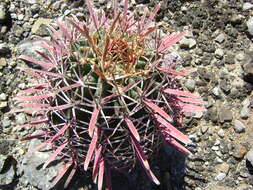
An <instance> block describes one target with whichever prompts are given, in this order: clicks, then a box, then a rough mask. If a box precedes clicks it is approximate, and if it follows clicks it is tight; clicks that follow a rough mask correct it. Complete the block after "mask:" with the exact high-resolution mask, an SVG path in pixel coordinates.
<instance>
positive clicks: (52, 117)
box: [14, 0, 205, 190]
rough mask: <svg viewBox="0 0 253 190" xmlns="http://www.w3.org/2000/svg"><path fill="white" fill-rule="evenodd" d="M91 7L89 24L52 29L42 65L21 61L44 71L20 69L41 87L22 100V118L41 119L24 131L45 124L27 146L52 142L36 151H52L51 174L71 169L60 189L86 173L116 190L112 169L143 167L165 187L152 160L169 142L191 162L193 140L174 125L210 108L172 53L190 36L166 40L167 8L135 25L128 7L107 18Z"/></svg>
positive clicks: (64, 24) (24, 93) (75, 22)
mask: <svg viewBox="0 0 253 190" xmlns="http://www.w3.org/2000/svg"><path fill="white" fill-rule="evenodd" d="M86 4H87V7H88V10H89V13H90V18H89V19H88V20H87V22H84V21H82V22H80V21H79V20H78V19H77V18H76V17H75V16H73V17H71V18H68V19H66V20H65V21H62V22H59V21H58V22H56V25H57V27H58V29H55V28H54V27H53V26H50V25H49V26H48V29H49V32H50V36H51V39H50V40H47V39H44V38H40V37H38V38H40V39H41V40H42V41H43V42H42V43H41V44H40V45H41V46H42V47H43V48H44V49H45V50H47V53H43V52H39V51H38V54H40V55H41V57H42V59H41V60H34V59H32V58H31V57H27V56H24V55H22V56H20V59H23V60H25V61H29V62H33V63H35V64H37V65H39V66H40V69H34V68H24V67H21V68H20V69H21V70H22V71H24V72H26V73H29V74H30V75H32V76H33V77H34V79H35V84H34V86H33V87H32V88H29V89H26V90H24V91H21V92H20V93H19V96H17V97H15V101H16V102H17V103H18V104H19V105H20V106H21V107H22V108H21V109H16V110H14V112H23V111H26V110H30V109H31V108H32V109H33V111H34V113H36V115H37V116H38V118H39V119H38V120H37V121H32V122H30V123H27V124H25V125H22V126H19V128H22V127H30V126H36V125H39V124H41V126H42V133H41V134H38V135H36V136H30V137H27V138H25V139H24V140H28V139H31V138H36V137H44V142H42V144H40V145H39V146H38V147H36V148H35V150H39V149H41V148H43V147H44V146H47V145H50V146H52V148H53V149H54V153H53V154H52V155H51V156H50V157H49V158H48V160H46V161H45V163H44V165H43V168H46V167H47V166H48V164H50V163H51V162H52V161H53V160H55V159H61V160H63V161H64V162H65V163H66V164H65V167H64V168H63V169H62V170H61V171H60V172H59V175H58V177H56V179H55V181H54V183H57V182H58V181H59V180H60V179H61V178H62V177H63V176H64V175H65V174H66V173H67V172H69V173H70V174H69V177H68V179H67V181H66V184H65V187H66V186H67V185H68V183H69V182H70V180H71V178H72V177H73V175H74V174H75V172H76V171H77V170H82V171H88V172H91V173H92V179H93V181H94V182H95V183H97V184H98V189H99V190H100V189H102V184H103V179H104V176H106V177H107V178H106V179H107V180H106V184H107V187H108V189H110V188H111V186H110V179H109V176H110V169H116V170H119V171H122V172H129V171H131V170H132V169H133V168H134V167H135V165H136V163H137V162H138V163H140V165H142V167H143V169H144V171H145V172H146V174H147V176H148V177H149V178H150V179H151V180H152V181H153V182H154V183H156V184H159V181H158V179H157V178H156V176H155V175H154V174H153V173H152V171H151V169H150V166H149V163H148V159H149V158H151V157H152V155H153V154H154V153H155V152H157V151H158V150H159V148H160V147H161V144H162V143H163V142H167V143H169V144H170V145H172V146H174V147H176V148H177V149H178V150H180V151H182V152H184V153H185V154H190V152H189V151H188V150H187V149H186V148H185V147H184V146H183V145H182V144H188V143H190V140H189V138H188V137H187V136H186V135H184V134H182V133H181V132H180V131H179V130H177V129H176V128H175V127H174V126H173V125H175V124H176V123H179V122H180V121H181V119H182V116H183V114H184V113H185V112H195V111H202V110H203V107H202V105H203V104H204V103H205V102H203V101H202V100H201V99H200V98H199V97H198V96H196V95H194V94H192V93H189V92H184V91H182V90H181V88H180V86H179V84H178V78H179V77H182V76H185V75H188V74H189V73H191V72H193V71H194V70H193V69H192V70H180V71H179V70H176V68H175V67H176V64H177V62H173V60H172V59H171V55H170V54H169V53H168V49H169V47H171V46H172V45H173V44H175V43H176V42H177V41H178V40H180V39H181V38H182V37H183V36H184V33H173V34H168V35H166V36H164V37H161V36H160V32H159V30H158V26H157V25H154V21H153V20H154V18H155V16H156V14H157V12H158V10H159V7H160V5H157V6H156V7H155V8H154V9H153V10H152V11H151V13H150V14H149V16H147V9H145V11H144V13H143V15H142V17H141V18H140V20H135V19H134V17H135V16H134V15H133V14H132V13H131V12H129V11H128V1H127V0H125V2H124V10H123V11H122V13H118V12H117V10H118V9H119V8H118V4H117V1H114V9H113V13H112V14H110V15H107V16H106V15H105V13H103V12H100V13H98V12H96V11H95V10H94V8H93V4H92V2H91V0H87V1H86ZM35 150H34V151H35Z"/></svg>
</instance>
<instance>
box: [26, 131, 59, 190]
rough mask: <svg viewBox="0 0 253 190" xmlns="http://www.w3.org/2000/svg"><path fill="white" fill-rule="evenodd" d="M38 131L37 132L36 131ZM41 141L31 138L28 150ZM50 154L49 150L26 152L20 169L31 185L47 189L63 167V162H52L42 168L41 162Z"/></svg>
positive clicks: (51, 185)
mask: <svg viewBox="0 0 253 190" xmlns="http://www.w3.org/2000/svg"><path fill="white" fill-rule="evenodd" d="M36 133H38V132H36ZM40 143H41V141H40V140H38V139H33V140H32V141H31V142H30V146H29V150H32V149H33V148H34V147H36V146H38V145H39V144H40ZM51 154H52V152H51V151H43V152H39V151H38V152H36V153H34V152H33V153H29V152H28V153H27V154H26V155H25V156H24V159H23V161H22V163H21V171H23V172H24V177H25V178H26V180H27V181H28V182H29V183H30V184H31V185H33V186H35V187H37V188H39V189H41V190H48V189H51V188H52V187H53V183H52V180H53V179H54V178H55V177H56V176H57V175H58V171H59V170H60V169H61V168H62V167H64V165H63V163H62V162H60V163H57V162H56V163H54V164H52V165H51V166H48V167H47V168H45V169H42V166H43V163H44V162H45V161H46V160H47V159H48V158H49V156H50V155H51Z"/></svg>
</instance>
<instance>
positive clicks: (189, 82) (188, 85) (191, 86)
mask: <svg viewBox="0 0 253 190" xmlns="http://www.w3.org/2000/svg"><path fill="white" fill-rule="evenodd" d="M185 87H186V88H187V89H188V90H189V91H190V92H193V91H194V90H195V87H196V81H195V80H193V79H188V80H187V81H186V83H185Z"/></svg>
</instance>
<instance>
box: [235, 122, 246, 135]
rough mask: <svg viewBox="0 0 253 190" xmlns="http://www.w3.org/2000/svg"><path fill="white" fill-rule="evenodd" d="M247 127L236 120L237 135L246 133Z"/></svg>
mask: <svg viewBox="0 0 253 190" xmlns="http://www.w3.org/2000/svg"><path fill="white" fill-rule="evenodd" d="M245 128H246V127H245V125H244V124H243V123H242V122H241V121H239V120H235V121H234V130H235V132H236V133H242V132H244V131H245Z"/></svg>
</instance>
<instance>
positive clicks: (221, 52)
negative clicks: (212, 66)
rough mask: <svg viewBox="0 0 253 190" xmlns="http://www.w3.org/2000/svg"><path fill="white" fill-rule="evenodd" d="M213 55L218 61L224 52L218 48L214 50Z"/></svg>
mask: <svg viewBox="0 0 253 190" xmlns="http://www.w3.org/2000/svg"><path fill="white" fill-rule="evenodd" d="M214 54H215V56H216V57H217V58H218V59H221V58H222V57H223V55H224V51H223V50H222V49H220V48H218V49H216V50H215V52H214Z"/></svg>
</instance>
